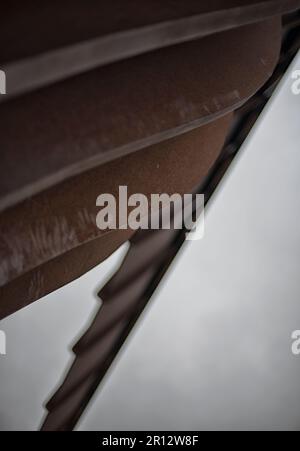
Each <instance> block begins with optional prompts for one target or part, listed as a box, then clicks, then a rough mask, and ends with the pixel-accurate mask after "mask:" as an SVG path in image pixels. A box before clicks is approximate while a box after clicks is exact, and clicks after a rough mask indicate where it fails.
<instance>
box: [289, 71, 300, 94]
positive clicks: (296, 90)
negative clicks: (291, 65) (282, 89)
mask: <svg viewBox="0 0 300 451" xmlns="http://www.w3.org/2000/svg"><path fill="white" fill-rule="evenodd" d="M291 77H292V79H293V80H294V81H293V83H292V86H291V90H292V93H293V94H294V95H295V96H297V95H299V94H300V70H299V69H298V70H294V71H293V72H292V75H291Z"/></svg>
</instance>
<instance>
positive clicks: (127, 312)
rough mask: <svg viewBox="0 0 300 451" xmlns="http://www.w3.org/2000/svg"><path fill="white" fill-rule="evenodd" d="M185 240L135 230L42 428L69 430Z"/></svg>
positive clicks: (258, 103) (251, 116)
mask: <svg viewBox="0 0 300 451" xmlns="http://www.w3.org/2000/svg"><path fill="white" fill-rule="evenodd" d="M299 19H300V16H299V14H297V15H295V16H293V17H290V18H289V21H286V23H285V31H284V33H283V45H282V53H281V56H280V59H279V63H278V65H277V67H276V70H275V71H274V73H273V75H272V77H271V78H270V80H269V81H268V82H267V83H266V84H265V86H264V87H263V88H262V89H261V90H260V91H259V92H258V93H257V94H256V95H255V96H254V97H253V98H251V99H250V100H249V101H248V102H247V103H246V104H245V105H244V106H243V107H242V108H241V109H239V110H238V111H237V112H236V120H235V123H234V124H233V127H232V130H231V133H230V135H229V137H228V140H227V142H226V144H225V146H224V149H223V151H222V153H221V155H220V157H219V158H218V160H217V161H216V163H215V165H214V167H213V168H212V170H211V171H210V174H209V175H208V176H207V178H206V180H205V181H204V182H203V183H202V184H201V185H200V187H199V192H200V193H204V194H205V197H206V202H208V201H209V199H210V197H211V195H212V193H213V192H214V190H215V188H216V186H218V184H219V182H220V180H221V179H222V177H223V175H224V173H225V172H226V171H227V169H228V167H229V166H230V164H231V162H232V160H233V159H234V158H235V156H236V154H237V152H238V150H239V148H240V146H241V144H242V143H243V141H244V140H245V138H246V137H247V135H248V133H249V131H250V130H251V128H252V126H253V124H254V123H255V121H256V119H257V117H258V116H259V114H260V112H261V111H262V109H263V107H264V106H265V104H266V102H267V101H268V99H269V97H270V95H271V94H272V92H273V91H274V89H275V87H276V85H277V84H278V82H279V81H280V79H281V77H282V75H283V73H284V71H285V70H286V68H287V66H288V65H289V63H290V62H291V60H292V58H293V57H294V56H295V53H296V51H297V50H298V49H299V38H300V32H299ZM184 239H185V230H184V229H183V230H182V231H180V232H178V231H174V230H169V231H140V232H138V233H137V234H136V235H135V236H134V238H133V239H132V244H131V247H130V249H129V252H128V254H127V256H126V257H125V260H124V261H123V264H122V266H121V267H120V269H119V270H118V271H117V272H116V274H115V275H114V276H113V277H112V278H111V280H110V281H109V282H108V283H107V284H106V285H105V286H104V287H103V288H102V290H101V291H100V293H99V297H100V299H101V300H102V302H103V304H102V306H101V307H100V309H99V312H98V314H97V315H96V317H95V319H94V321H93V322H92V324H91V325H90V327H89V328H88V329H87V331H86V333H85V334H84V335H83V337H82V338H81V339H80V340H79V342H78V343H77V344H76V345H75V347H74V348H73V351H74V353H75V356H76V358H75V360H74V363H73V365H72V366H71V368H70V371H69V373H68V374H67V376H66V378H65V380H64V382H63V383H62V385H61V387H60V388H59V390H58V391H57V392H56V393H55V395H54V396H53V397H52V399H51V400H50V402H49V403H48V404H47V408H48V410H49V413H48V415H47V417H46V419H45V421H44V424H43V427H42V430H72V429H73V428H74V426H75V425H76V423H77V421H78V420H79V418H80V416H81V415H82V413H83V411H84V409H85V406H86V405H87V404H88V402H89V400H90V399H91V397H92V396H93V394H94V392H95V390H96V389H97V387H98V386H99V383H100V382H101V381H102V379H103V377H104V375H105V374H106V371H107V369H108V368H109V367H110V365H111V363H112V361H113V360H114V358H115V356H116V354H117V353H118V351H119V349H120V348H121V346H122V344H123V343H124V341H125V340H126V338H127V336H128V334H129V333H130V331H131V329H132V327H133V326H134V324H135V322H136V320H137V319H138V317H139V315H140V313H141V312H142V310H143V309H144V307H145V306H146V304H147V303H148V301H149V299H150V298H151V295H152V294H153V292H154V291H155V289H156V288H157V286H158V284H159V282H160V281H161V278H162V277H163V275H164V274H165V272H166V271H167V269H168V268H169V265H170V264H171V262H172V260H173V259H174V257H175V256H176V254H177V252H178V250H179V249H180V247H181V246H182V244H183V242H184ZM86 367H88V371H85V368H86Z"/></svg>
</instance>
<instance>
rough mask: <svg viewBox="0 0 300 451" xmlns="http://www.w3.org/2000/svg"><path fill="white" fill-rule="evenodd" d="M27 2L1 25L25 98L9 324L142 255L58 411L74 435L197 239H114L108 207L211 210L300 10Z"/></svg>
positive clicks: (8, 212) (3, 134) (15, 91)
mask: <svg viewBox="0 0 300 451" xmlns="http://www.w3.org/2000/svg"><path fill="white" fill-rule="evenodd" d="M23 3H24V2H23ZM23 3H21V2H20V1H12V2H11V3H10V4H8V3H7V4H6V6H5V13H6V14H4V15H2V16H1V18H0V25H1V21H3V18H4V17H5V20H6V21H7V22H6V23H9V17H10V18H11V21H12V22H13V21H15V22H14V24H15V28H13V27H12V26H6V23H3V22H2V26H0V29H1V31H0V36H1V34H2V37H3V39H0V41H1V42H2V44H4V45H5V48H3V50H2V52H1V54H0V61H3V63H5V64H4V69H7V76H8V92H9V93H10V94H11V95H12V96H14V95H15V96H16V97H15V98H12V97H11V96H10V95H8V96H7V97H6V96H1V100H3V99H4V100H5V99H6V100H7V101H4V102H1V105H0V146H1V165H0V231H1V237H0V317H4V316H6V315H8V314H11V313H13V312H14V311H16V310H18V309H20V308H22V307H23V306H25V305H28V304H29V303H30V302H33V301H34V300H36V299H38V298H40V297H41V296H43V295H45V294H47V293H50V292H51V291H53V290H54V289H56V288H58V287H60V286H63V285H64V284H66V283H68V282H69V281H71V280H73V279H74V278H76V277H79V276H80V275H81V274H83V273H84V272H86V271H87V270H88V269H90V268H91V267H93V266H95V265H96V264H98V263H99V262H100V261H102V260H103V259H104V258H106V257H107V256H108V255H110V254H111V253H112V252H113V251H114V250H115V249H116V248H117V247H119V246H120V244H121V243H123V242H124V241H126V240H128V239H129V238H130V242H131V246H130V249H129V251H128V254H127V256H126V257H125V260H124V261H123V263H122V265H121V267H120V269H119V271H117V273H116V274H115V275H114V276H113V277H112V279H111V280H110V281H109V282H108V283H107V284H106V285H105V287H104V288H103V289H102V290H101V292H100V293H99V296H100V298H101V300H102V301H103V305H102V306H101V307H100V309H99V312H98V314H97V316H96V318H95V320H94V321H93V323H92V324H91V327H90V328H89V329H88V330H87V332H86V333H85V335H84V336H83V337H82V338H81V340H80V341H79V343H78V344H77V345H76V346H75V348H74V353H75V355H76V357H75V360H74V363H73V365H72V367H71V368H70V371H69V373H68V374H67V376H66V379H65V381H64V382H63V383H62V385H61V387H60V389H59V390H58V391H57V393H56V394H55V395H54V397H53V398H52V400H51V401H50V402H49V403H48V410H49V414H48V416H47V418H46V419H45V423H44V425H43V430H69V429H72V428H73V427H74V426H75V425H76V423H77V421H78V419H79V418H80V415H81V413H82V412H83V411H84V409H85V407H86V405H87V403H88V402H89V400H90V398H91V396H92V395H93V393H94V391H95V389H96V388H97V386H98V385H99V383H100V382H101V380H102V378H103V376H104V374H105V373H106V371H107V369H108V368H109V366H110V364H111V362H112V361H113V359H114V357H115V356H116V354H117V352H118V351H119V349H120V347H121V346H122V344H123V342H124V340H125V339H126V337H127V335H128V334H129V333H130V330H131V328H132V327H133V325H134V323H135V321H136V320H137V318H138V317H139V315H140V313H141V311H142V310H143V308H144V307H145V305H146V304H147V302H148V301H149V299H150V297H151V295H152V293H153V292H154V290H155V289H156V287H157V285H158V284H159V282H160V280H161V279H162V277H163V275H164V274H165V272H166V271H167V269H168V267H169V265H170V263H171V262H172V260H173V259H174V257H175V256H176V254H177V252H178V250H179V248H180V247H181V245H182V244H183V241H184V237H185V232H186V231H185V229H184V228H183V229H182V230H181V231H178V230H172V229H171V230H163V231H151V230H147V231H138V232H137V233H135V234H133V231H132V230H125V231H123V230H121V231H120V230H117V231H115V232H109V233H103V232H101V231H99V230H98V229H97V228H96V205H95V203H96V198H97V196H98V195H99V194H101V193H103V192H111V193H113V194H116V192H117V187H118V186H119V185H122V184H123V185H127V186H128V187H129V188H130V190H131V191H132V192H140V193H145V194H146V195H148V196H149V194H150V193H161V192H168V193H169V194H172V193H174V192H180V193H185V192H190V191H192V190H193V189H194V188H195V186H198V188H197V190H198V191H199V192H201V193H204V194H205V195H206V201H208V200H209V198H210V196H211V194H212V192H213V191H214V189H215V187H216V186H217V185H218V183H219V181H220V179H221V178H222V176H223V174H224V173H225V172H226V170H227V168H228V167H229V165H230V163H231V161H232V159H233V158H234V156H235V155H236V153H237V151H238V149H239V147H240V145H241V144H242V142H243V140H244V139H245V137H246V136H247V134H248V132H249V131H250V129H251V128H252V126H253V124H254V122H255V120H256V118H257V116H258V115H259V113H260V112H261V110H262V108H263V106H264V105H265V103H266V102H267V100H268V98H269V96H270V95H271V93H272V92H273V90H274V88H275V86H276V84H277V82H278V80H279V79H280V78H281V76H282V74H283V72H284V70H285V69H286V67H287V65H288V64H289V62H290V61H291V58H292V57H293V56H294V54H295V52H296V51H297V49H298V48H299V13H294V14H290V15H288V16H285V17H284V19H283V25H284V27H283V30H282V26H281V22H282V17H281V15H282V14H283V13H287V12H290V11H293V10H295V9H296V8H297V7H298V8H300V0H286V1H284V0H282V1H280V0H267V1H264V0H256V1H255V3H253V2H251V1H248V0H243V1H242V0H223V1H222V0H211V1H210V2H199V1H192V2H189V3H187V2H181V1H180V2H179V1H177V0H168V1H166V2H159V1H156V0H149V2H148V4H149V5H150V4H151V6H152V7H151V9H149V10H148V11H147V10H146V9H145V3H143V2H140V1H137V0H132V1H129V0H128V1H127V0H126V2H125V1H122V2H101V7H99V2H94V1H92V0H91V1H89V2H86V3H85V6H84V7H83V6H82V4H79V2H77V1H75V2H72V8H70V2H69V1H67V0H63V1H62V2H61V9H60V15H59V16H58V13H57V9H56V5H55V7H54V3H53V2H52V3H50V2H47V3H46V4H45V5H44V7H43V8H42V7H41V6H40V2H35V1H33V0H32V1H29V2H28V3H27V5H26V7H27V8H28V10H27V12H26V11H25V10H24V7H23ZM96 3H97V5H98V9H97V8H96V6H95V5H96ZM125 3H126V8H125V9H124V4H125ZM121 5H122V6H121ZM162 5H163V6H162ZM99 8H100V9H99ZM91 10H92V11H93V12H94V14H92V15H91ZM79 12H81V13H82V17H79V16H78V14H79ZM113 12H115V15H114V14H113ZM26 14H30V16H28V17H30V20H28V21H27V22H26V25H24V24H23V23H22V20H24V17H26ZM100 16H101V20H100V19H99V18H100ZM46 17H47V19H48V21H46V22H45V21H44V20H43V18H46ZM107 18H110V19H111V20H107ZM24 23H25V22H24ZM53 23H56V31H57V32H56V33H55V35H54V34H53V33H52V29H53ZM50 24H51V32H50V29H49V25H50ZM22 27H26V30H27V28H28V27H29V30H28V33H25V32H23V31H22V30H23V28H22ZM13 29H17V30H18V33H20V34H21V35H22V36H23V38H24V39H22V40H20V39H19V40H15V38H14V36H15V35H14V33H12V30H13ZM37 36H39V37H40V39H37V38H36V37H37ZM195 38H197V39H195ZM174 44H176V45H174ZM280 47H281V48H282V51H281V55H280ZM150 50H152V51H151V52H149V51H150ZM129 56H134V58H128V57H129ZM278 58H279V62H278ZM112 62H113V64H108V63H112ZM2 68H3V67H1V69H2ZM91 69H93V70H91ZM79 73H80V75H78V74H79ZM75 74H76V76H73V75H75ZM272 74H273V75H272ZM71 76H72V77H71ZM58 80H62V81H60V82H57V81H58ZM10 82H11V85H10ZM44 85H47V87H44V88H43V89H37V88H38V87H40V86H44ZM262 86H263V87H262ZM23 92H26V94H23ZM20 94H22V95H20ZM234 111H235V113H234V114H235V116H234V120H233V119H232V117H233V112H234ZM226 136H227V139H226ZM224 141H225V144H224ZM222 147H223V150H222V152H221V149H222Z"/></svg>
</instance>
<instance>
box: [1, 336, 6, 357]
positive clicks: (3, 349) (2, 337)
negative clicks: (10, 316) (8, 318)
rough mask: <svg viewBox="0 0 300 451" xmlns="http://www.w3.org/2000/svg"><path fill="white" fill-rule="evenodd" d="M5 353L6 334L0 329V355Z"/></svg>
mask: <svg viewBox="0 0 300 451" xmlns="http://www.w3.org/2000/svg"><path fill="white" fill-rule="evenodd" d="M1 355H6V334H5V332H3V330H0V356H1Z"/></svg>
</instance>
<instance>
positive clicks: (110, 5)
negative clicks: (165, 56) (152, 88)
mask: <svg viewBox="0 0 300 451" xmlns="http://www.w3.org/2000/svg"><path fill="white" fill-rule="evenodd" d="M298 7H299V1H298V0H211V1H210V2H204V1H198V0H189V1H188V2H182V1H181V0H164V1H163V2H161V1H158V0H146V1H143V2H142V1H140V0H117V1H116V0H115V1H114V2H110V1H107V0H106V1H101V2H99V1H96V0H89V1H86V2H84V4H83V2H82V1H71V0H63V1H60V2H59V7H57V4H56V3H55V2H46V3H45V2H43V3H41V2H38V1H35V0H30V1H27V2H26V4H25V3H24V2H23V1H21V0H13V1H10V2H5V3H4V5H3V6H2V8H1V16H0V45H1V46H2V47H1V52H0V58H1V59H0V66H1V67H2V69H4V70H5V71H6V73H7V76H8V79H9V83H8V93H7V96H5V97H4V96H2V97H0V102H1V101H5V100H7V99H9V98H11V97H12V96H15V95H19V94H20V93H24V92H27V91H30V90H34V89H37V88H39V87H42V86H45V85H48V84H51V83H54V82H57V81H59V80H63V79H66V78H68V77H70V76H73V75H76V74H78V73H82V72H86V71H87V70H91V69H94V68H96V67H99V66H103V65H105V64H108V63H113V62H116V61H120V60H122V59H126V58H129V57H132V56H136V55H140V54H142V53H145V52H149V51H153V50H157V49H159V48H162V47H167V46H170V45H174V44H179V43H182V42H186V41H190V40H192V39H199V38H203V37H205V36H208V35H211V34H213V33H217V32H222V31H226V30H229V29H232V28H236V27H240V26H242V25H247V24H251V23H255V22H257V21H259V20H264V19H268V18H271V17H274V16H276V15H280V14H285V13H288V12H291V11H293V10H295V9H296V8H298ZM54 27H55V33H53V28H54ZM16 36H17V39H16Z"/></svg>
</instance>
